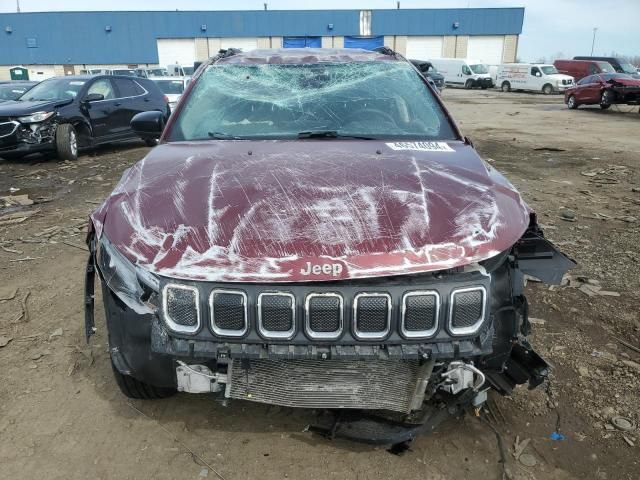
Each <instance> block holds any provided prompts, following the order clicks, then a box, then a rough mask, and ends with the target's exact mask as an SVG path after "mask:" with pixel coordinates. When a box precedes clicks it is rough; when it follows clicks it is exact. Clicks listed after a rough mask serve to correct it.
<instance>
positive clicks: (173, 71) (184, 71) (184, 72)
mask: <svg viewBox="0 0 640 480" xmlns="http://www.w3.org/2000/svg"><path fill="white" fill-rule="evenodd" d="M167 73H168V74H169V76H170V77H190V76H191V75H193V66H191V67H185V66H183V65H179V64H177V63H174V64H172V65H167Z"/></svg>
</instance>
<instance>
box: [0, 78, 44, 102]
mask: <svg viewBox="0 0 640 480" xmlns="http://www.w3.org/2000/svg"><path fill="white" fill-rule="evenodd" d="M37 84H38V82H30V81H28V80H11V81H8V82H4V81H0V103H2V102H7V101H9V100H17V99H18V98H20V96H21V95H22V94H24V93H25V92H26V91H27V90H29V89H30V88H31V87H33V86H34V85H37Z"/></svg>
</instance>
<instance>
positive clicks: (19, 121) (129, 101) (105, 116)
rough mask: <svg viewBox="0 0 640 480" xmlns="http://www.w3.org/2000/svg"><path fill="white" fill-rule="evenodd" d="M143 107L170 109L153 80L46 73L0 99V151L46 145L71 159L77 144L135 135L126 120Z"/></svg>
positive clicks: (15, 152)
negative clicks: (18, 94)
mask: <svg viewBox="0 0 640 480" xmlns="http://www.w3.org/2000/svg"><path fill="white" fill-rule="evenodd" d="M149 110H155V111H157V112H158V115H159V118H164V119H166V118H168V117H169V113H170V110H169V105H168V103H167V99H166V98H165V97H164V95H163V94H162V93H161V92H160V90H158V87H157V86H156V84H155V83H153V82H152V81H150V80H147V79H144V78H135V79H134V78H131V77H123V76H106V75H98V76H91V75H78V76H66V77H57V78H51V79H49V80H45V81H43V82H40V83H39V84H38V85H36V86H34V87H33V88H31V90H29V91H27V92H26V93H25V94H23V95H22V96H21V97H20V98H19V99H18V100H17V101H15V102H6V103H4V104H0V157H5V158H6V157H13V158H15V157H21V156H24V155H27V154H30V153H34V152H46V151H52V152H56V153H57V154H58V156H59V157H60V158H63V159H67V160H75V159H76V158H77V157H78V148H82V147H89V146H94V145H98V144H101V143H106V142H115V141H119V140H128V139H131V138H136V137H137V135H136V134H135V132H134V131H133V130H132V129H131V126H130V121H131V119H132V118H133V116H134V115H135V114H137V113H140V112H145V111H149ZM146 141H147V143H149V144H155V141H152V140H150V139H147V140H146Z"/></svg>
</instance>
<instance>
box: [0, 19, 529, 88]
mask: <svg viewBox="0 0 640 480" xmlns="http://www.w3.org/2000/svg"><path fill="white" fill-rule="evenodd" d="M523 20H524V8H460V9H393V10H258V11H175V12H174V11H166V12H133V11H128V12H38V13H4V14H0V27H1V29H0V80H3V79H9V78H10V76H11V75H10V69H11V67H15V66H23V67H25V70H26V73H27V75H28V76H29V78H30V79H32V80H33V79H35V80H42V79H44V78H48V77H51V76H55V75H69V74H77V73H80V72H81V71H82V70H90V69H113V68H138V67H149V66H156V65H159V66H162V67H166V66H167V65H175V64H182V65H193V63H194V62H197V61H203V60H206V59H207V58H209V57H211V56H213V55H215V54H216V53H217V52H218V51H219V50H220V49H221V48H230V47H234V48H241V49H243V50H245V51H247V50H252V49H255V48H281V47H285V48H287V47H296V48H297V47H333V48H342V47H347V48H349V47H353V48H367V49H373V48H376V47H379V46H382V45H386V46H388V47H391V48H393V49H394V50H396V51H397V52H399V53H401V54H403V55H405V56H407V57H408V58H412V59H418V60H426V59H431V58H475V59H478V60H482V61H483V62H485V63H489V64H499V63H508V62H514V61H515V59H516V54H517V48H518V37H519V35H520V33H521V32H522V24H523ZM51 25H55V26H56V28H50V27H51ZM134 38H135V41H132V39H134Z"/></svg>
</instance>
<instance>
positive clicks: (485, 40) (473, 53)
mask: <svg viewBox="0 0 640 480" xmlns="http://www.w3.org/2000/svg"><path fill="white" fill-rule="evenodd" d="M503 49H504V37H469V46H468V48H467V58H470V59H473V60H480V61H482V62H484V63H487V64H490V65H498V64H500V63H502V51H503Z"/></svg>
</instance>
